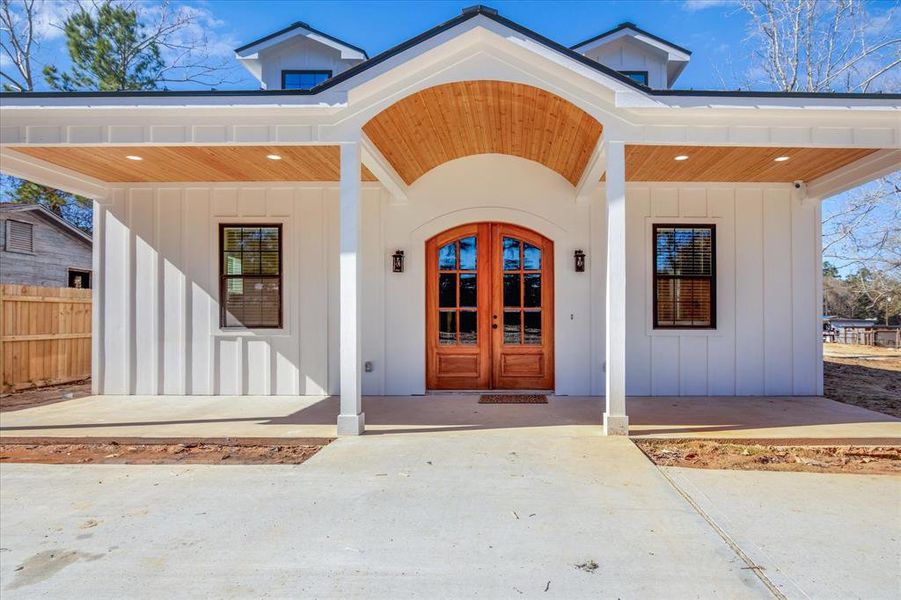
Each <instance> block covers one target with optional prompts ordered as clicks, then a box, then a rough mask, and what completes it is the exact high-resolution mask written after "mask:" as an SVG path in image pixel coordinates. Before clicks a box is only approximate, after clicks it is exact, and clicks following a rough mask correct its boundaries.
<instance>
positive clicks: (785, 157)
mask: <svg viewBox="0 0 901 600" xmlns="http://www.w3.org/2000/svg"><path fill="white" fill-rule="evenodd" d="M789 158H791V157H790V156H777V157H776V158H774V159H773V160H774V161H776V162H785V161H787V160H788V159H789Z"/></svg>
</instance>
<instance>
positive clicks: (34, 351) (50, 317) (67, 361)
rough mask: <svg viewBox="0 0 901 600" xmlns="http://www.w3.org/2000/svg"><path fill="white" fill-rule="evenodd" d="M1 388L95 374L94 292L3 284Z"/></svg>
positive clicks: (0, 296) (7, 389) (0, 300)
mask: <svg viewBox="0 0 901 600" xmlns="http://www.w3.org/2000/svg"><path fill="white" fill-rule="evenodd" d="M0 366H2V368H3V382H2V391H3V392H10V391H15V390H21V389H25V388H31V387H39V386H44V385H53V384H57V383H66V382H70V381H79V380H82V379H87V378H88V377H90V376H91V290H82V289H75V288H51V287H38V286H31V285H0Z"/></svg>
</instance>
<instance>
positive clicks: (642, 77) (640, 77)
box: [620, 71, 648, 85]
mask: <svg viewBox="0 0 901 600" xmlns="http://www.w3.org/2000/svg"><path fill="white" fill-rule="evenodd" d="M620 73H622V74H623V75H625V76H626V77H628V78H629V79H631V80H632V81H637V82H638V83H640V84H641V85H647V84H648V72H647V71H620Z"/></svg>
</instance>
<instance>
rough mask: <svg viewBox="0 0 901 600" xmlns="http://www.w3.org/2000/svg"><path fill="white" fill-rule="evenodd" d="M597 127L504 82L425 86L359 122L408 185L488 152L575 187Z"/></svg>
mask: <svg viewBox="0 0 901 600" xmlns="http://www.w3.org/2000/svg"><path fill="white" fill-rule="evenodd" d="M602 130H603V127H602V126H601V124H600V123H598V122H597V120H595V119H594V118H593V117H591V116H590V115H589V114H588V113H586V112H585V111H583V110H582V109H580V108H578V107H577V106H575V105H574V104H572V103H570V102H568V101H567V100H564V99H563V98H560V97H559V96H556V95H554V94H551V93H550V92H546V91H544V90H542V89H538V88H535V87H532V86H528V85H523V84H519V83H510V82H505V81H465V82H458V83H448V84H444V85H439V86H435V87H432V88H428V89H425V90H422V91H420V92H417V93H415V94H413V95H411V96H407V97H406V98H404V99H403V100H400V101H398V102H396V103H395V104H393V105H391V106H390V107H388V108H386V109H385V110H383V111H382V112H380V113H379V114H378V115H376V116H375V117H373V118H372V119H371V120H370V121H369V122H368V123H366V125H364V126H363V131H365V132H366V135H367V136H369V139H370V140H372V142H373V144H375V146H376V147H377V148H378V149H379V150H380V151H381V153H382V154H383V155H384V156H385V158H386V159H387V160H388V161H389V162H390V163H391V165H392V166H393V167H394V169H395V170H396V171H397V173H398V174H399V175H400V177H401V178H402V179H403V180H404V181H405V182H406V183H407V184H408V185H409V184H411V183H413V182H414V181H416V180H417V179H419V178H420V177H421V176H422V175H423V174H425V173H427V172H428V171H430V170H431V169H434V168H435V167H437V166H439V165H441V164H443V163H446V162H448V161H450V160H454V159H457V158H462V157H464V156H470V155H472V154H489V153H495V154H511V155H513V156H519V157H522V158H527V159H529V160H533V161H536V162H539V163H541V164H543V165H545V166H546V167H548V168H550V169H553V170H554V171H556V172H557V173H559V174H560V175H562V176H563V177H564V178H566V179H567V180H568V181H569V182H570V183H572V184H573V185H576V184H577V183H578V182H579V179H580V178H581V177H582V172H583V171H584V170H585V166H586V165H587V164H588V160H589V158H590V157H591V153H592V151H593V150H594V148H595V145H596V144H597V142H598V138H599V137H600V135H601V131H602Z"/></svg>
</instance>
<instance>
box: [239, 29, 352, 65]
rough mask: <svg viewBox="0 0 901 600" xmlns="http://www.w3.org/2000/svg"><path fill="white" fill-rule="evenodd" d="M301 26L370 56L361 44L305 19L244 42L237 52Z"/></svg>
mask: <svg viewBox="0 0 901 600" xmlns="http://www.w3.org/2000/svg"><path fill="white" fill-rule="evenodd" d="M301 27H302V28H303V29H307V30H309V31H311V32H313V33H315V34H317V35H321V36H322V37H325V38H328V39H330V40H332V41H333V42H337V43H339V44H341V45H342V46H347V47H348V48H351V49H353V50H356V51H357V52H362V53H363V56H365V57H366V58H367V59H368V58H369V55H368V54H366V51H365V50H363V49H362V48H360V47H359V46H354V45H353V44H348V43H347V42H345V41H344V40H341V39H338V38H336V37H335V36H333V35H329V34H327V33H325V32H324V31H319V30H318V29H316V28H315V27H311V26H310V25H309V24H308V23H304V22H303V21H296V22H294V23H291V24H290V25H288V26H287V27H285V28H284V29H279V30H278V31H276V32H275V33H270V34H269V35H266V36H263V37H261V38H260V39H258V40H254V41H252V42H250V43H249V44H244V45H243V46H241V47H240V48H235V52H244V51H245V50H247V49H248V48H252V47H254V46H256V45H257V44H262V43H263V42H266V41H269V40H271V39H272V38H275V37H278V36H280V35H282V34H283V33H288V32H289V31H294V30H295V29H299V28H301Z"/></svg>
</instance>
